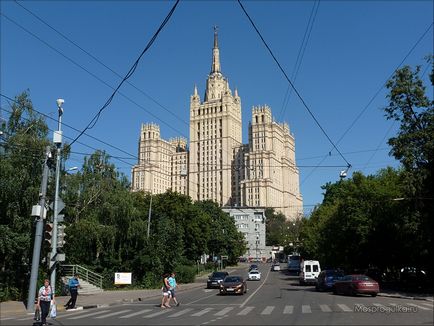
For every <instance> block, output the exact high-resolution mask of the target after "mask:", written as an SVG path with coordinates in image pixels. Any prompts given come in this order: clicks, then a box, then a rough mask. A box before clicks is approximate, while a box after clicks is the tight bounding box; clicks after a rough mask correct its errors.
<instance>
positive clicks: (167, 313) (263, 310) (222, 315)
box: [1, 264, 433, 325]
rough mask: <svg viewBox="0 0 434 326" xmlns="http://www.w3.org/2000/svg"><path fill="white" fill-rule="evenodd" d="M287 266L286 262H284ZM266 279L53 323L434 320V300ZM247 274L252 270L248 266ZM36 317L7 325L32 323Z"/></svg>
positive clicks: (275, 276) (76, 314)
mask: <svg viewBox="0 0 434 326" xmlns="http://www.w3.org/2000/svg"><path fill="white" fill-rule="evenodd" d="M282 267H283V264H282ZM260 271H261V272H262V280H261V281H249V282H248V292H247V294H245V295H238V296H220V295H219V294H218V290H217V289H206V288H205V284H204V288H200V289H194V290H190V291H184V292H181V293H180V294H179V298H178V299H179V301H180V302H181V305H180V306H179V307H172V308H170V309H161V308H160V307H159V300H158V299H156V298H153V299H149V300H145V301H142V302H137V303H130V304H122V305H116V306H110V307H108V308H100V309H88V310H82V311H73V312H62V313H59V315H58V317H57V318H56V320H49V321H50V323H51V324H52V325H306V324H308V325H416V324H420V325H424V324H427V325H432V324H433V303H432V302H429V301H421V300H408V299H397V298H387V297H375V298H373V297H370V296H357V297H350V296H342V295H333V294H331V293H327V292H321V293H319V292H316V291H315V289H314V287H313V286H300V285H298V282H297V278H296V277H295V276H289V275H287V273H286V270H282V271H281V272H271V271H270V265H269V264H263V265H260ZM243 274H244V275H243V276H245V275H247V270H246V271H245V272H243ZM32 322H33V321H32V317H29V316H28V317H22V318H14V319H7V320H5V319H3V320H2V321H1V324H2V325H6V324H8V325H31V324H32Z"/></svg>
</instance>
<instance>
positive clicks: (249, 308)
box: [237, 307, 255, 316]
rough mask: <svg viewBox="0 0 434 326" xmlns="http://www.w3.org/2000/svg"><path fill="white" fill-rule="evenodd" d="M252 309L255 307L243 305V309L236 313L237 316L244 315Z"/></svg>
mask: <svg viewBox="0 0 434 326" xmlns="http://www.w3.org/2000/svg"><path fill="white" fill-rule="evenodd" d="M253 309H255V307H245V308H244V309H243V310H241V311H240V312H239V313H237V315H239V316H245V315H247V314H248V313H249V312H250V311H252V310H253Z"/></svg>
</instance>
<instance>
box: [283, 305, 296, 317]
mask: <svg viewBox="0 0 434 326" xmlns="http://www.w3.org/2000/svg"><path fill="white" fill-rule="evenodd" d="M293 312H294V306H285V308H284V309H283V313H284V314H285V315H288V314H292V313H293Z"/></svg>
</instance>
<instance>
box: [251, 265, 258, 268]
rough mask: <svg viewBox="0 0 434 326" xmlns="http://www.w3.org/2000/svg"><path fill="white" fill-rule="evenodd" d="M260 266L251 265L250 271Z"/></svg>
mask: <svg viewBox="0 0 434 326" xmlns="http://www.w3.org/2000/svg"><path fill="white" fill-rule="evenodd" d="M257 268H258V265H250V269H257Z"/></svg>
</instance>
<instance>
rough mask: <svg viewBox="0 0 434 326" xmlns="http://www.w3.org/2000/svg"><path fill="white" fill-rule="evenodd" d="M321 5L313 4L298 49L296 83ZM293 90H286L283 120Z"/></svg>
mask: <svg viewBox="0 0 434 326" xmlns="http://www.w3.org/2000/svg"><path fill="white" fill-rule="evenodd" d="M319 5H320V0H316V1H315V2H314V3H313V6H312V9H311V11H310V15H309V20H308V23H307V25H306V29H305V31H304V35H303V39H302V41H301V44H300V47H299V49H298V54H297V59H296V60H295V64H294V67H293V68H292V74H291V80H292V81H293V82H294V84H295V81H296V80H297V77H298V72H299V70H300V67H301V64H302V62H303V58H304V53H305V51H306V48H307V44H308V43H309V39H310V35H311V34H312V29H313V25H314V23H315V19H316V16H317V14H318V8H319ZM292 91H293V89H292V88H291V86H290V85H288V87H287V88H286V92H285V96H284V98H283V103H282V108H281V110H280V112H279V116H280V118H281V119H283V113H284V111H285V109H286V107H287V106H288V103H289V100H290V98H291V95H292Z"/></svg>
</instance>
